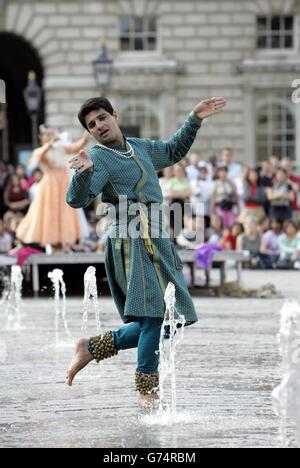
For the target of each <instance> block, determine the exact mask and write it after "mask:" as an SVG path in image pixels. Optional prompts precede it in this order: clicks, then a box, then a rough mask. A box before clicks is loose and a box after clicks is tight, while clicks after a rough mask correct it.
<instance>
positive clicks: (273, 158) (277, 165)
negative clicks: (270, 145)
mask: <svg viewBox="0 0 300 468" xmlns="http://www.w3.org/2000/svg"><path fill="white" fill-rule="evenodd" d="M269 161H270V164H271V169H272V173H273V175H275V174H276V172H277V171H278V169H279V168H280V162H279V158H278V156H271V157H270V158H269Z"/></svg>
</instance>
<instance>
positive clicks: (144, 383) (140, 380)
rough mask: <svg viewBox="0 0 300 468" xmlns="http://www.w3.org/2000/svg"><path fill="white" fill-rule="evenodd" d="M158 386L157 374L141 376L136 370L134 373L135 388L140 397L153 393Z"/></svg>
mask: <svg viewBox="0 0 300 468" xmlns="http://www.w3.org/2000/svg"><path fill="white" fill-rule="evenodd" d="M158 386H159V373H158V372H156V373H155V374H143V373H142V372H141V371H139V370H138V369H137V370H136V371H135V387H136V390H137V391H138V392H140V394H141V395H148V394H149V393H155V392H156V391H157V388H158Z"/></svg>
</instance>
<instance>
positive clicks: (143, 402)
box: [138, 393, 159, 409]
mask: <svg viewBox="0 0 300 468" xmlns="http://www.w3.org/2000/svg"><path fill="white" fill-rule="evenodd" d="M138 403H139V405H140V406H141V407H142V408H147V409H155V408H158V406H159V396H158V395H157V393H151V394H149V395H140V396H139V401H138Z"/></svg>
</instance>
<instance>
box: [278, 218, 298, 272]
mask: <svg viewBox="0 0 300 468" xmlns="http://www.w3.org/2000/svg"><path fill="white" fill-rule="evenodd" d="M279 247H280V262H279V268H280V269H283V270H292V269H294V268H295V264H296V263H297V261H298V260H299V259H300V237H299V236H298V226H297V224H296V223H294V221H286V223H285V224H284V234H282V235H281V236H280V237H279Z"/></svg>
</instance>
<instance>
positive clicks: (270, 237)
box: [260, 219, 283, 270]
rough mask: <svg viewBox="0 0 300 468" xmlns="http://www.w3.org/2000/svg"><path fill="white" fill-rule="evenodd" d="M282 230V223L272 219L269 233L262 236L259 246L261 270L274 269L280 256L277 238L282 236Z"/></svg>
mask: <svg viewBox="0 0 300 468" xmlns="http://www.w3.org/2000/svg"><path fill="white" fill-rule="evenodd" d="M282 228H283V223H282V221H280V220H278V219H272V221H271V229H270V231H268V232H266V233H265V234H263V236H262V241H261V246H260V260H261V266H262V268H265V269H267V270H270V269H273V268H275V267H276V265H277V261H278V259H279V256H280V248H279V237H280V236H281V234H282Z"/></svg>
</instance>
